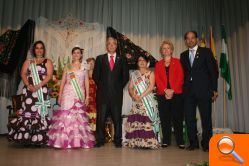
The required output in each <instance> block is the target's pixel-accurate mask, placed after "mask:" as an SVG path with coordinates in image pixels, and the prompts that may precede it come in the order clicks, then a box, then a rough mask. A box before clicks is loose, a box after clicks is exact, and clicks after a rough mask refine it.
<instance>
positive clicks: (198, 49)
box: [192, 46, 200, 68]
mask: <svg viewBox="0 0 249 166" xmlns="http://www.w3.org/2000/svg"><path fill="white" fill-rule="evenodd" d="M199 56H200V47H199V46H198V48H197V50H196V53H195V59H194V62H193V66H192V68H193V67H194V66H195V65H196V62H197V60H198V58H199Z"/></svg>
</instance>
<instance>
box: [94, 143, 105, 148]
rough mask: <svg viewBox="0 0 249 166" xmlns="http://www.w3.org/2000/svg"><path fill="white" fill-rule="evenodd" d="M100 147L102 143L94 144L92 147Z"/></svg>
mask: <svg viewBox="0 0 249 166" xmlns="http://www.w3.org/2000/svg"><path fill="white" fill-rule="evenodd" d="M101 146H104V143H96V144H95V145H94V147H95V148H100V147H101Z"/></svg>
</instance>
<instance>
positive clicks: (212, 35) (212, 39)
mask: <svg viewBox="0 0 249 166" xmlns="http://www.w3.org/2000/svg"><path fill="white" fill-rule="evenodd" d="M209 42H210V43H209V46H210V49H211V51H212V53H213V56H214V58H215V60H216V72H217V78H218V77H219V67H218V62H217V56H216V48H215V43H214V34H213V28H212V26H211V27H210V40H209Z"/></svg>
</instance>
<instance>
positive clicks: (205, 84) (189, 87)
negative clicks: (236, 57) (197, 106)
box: [180, 47, 218, 98]
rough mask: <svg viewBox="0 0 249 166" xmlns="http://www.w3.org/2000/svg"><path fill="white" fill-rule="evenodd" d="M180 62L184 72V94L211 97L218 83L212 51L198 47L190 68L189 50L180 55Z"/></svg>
mask: <svg viewBox="0 0 249 166" xmlns="http://www.w3.org/2000/svg"><path fill="white" fill-rule="evenodd" d="M180 61H181V64H182V67H183V70H184V85H183V91H184V94H186V95H187V94H189V93H190V92H192V93H194V94H195V95H197V97H200V98H201V97H212V96H213V91H217V82H218V79H217V78H218V76H217V66H216V60H215V58H214V56H213V53H212V51H211V50H210V49H209V48H202V47H198V49H197V51H196V54H195V59H194V61H193V66H192V67H191V65H190V60H189V50H186V51H184V52H183V53H181V58H180ZM191 78H192V80H191Z"/></svg>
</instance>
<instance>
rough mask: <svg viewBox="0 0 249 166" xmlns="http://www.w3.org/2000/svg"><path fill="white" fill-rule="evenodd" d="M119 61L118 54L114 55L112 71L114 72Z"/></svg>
mask: <svg viewBox="0 0 249 166" xmlns="http://www.w3.org/2000/svg"><path fill="white" fill-rule="evenodd" d="M119 60H120V56H119V55H118V54H116V58H115V63H114V67H113V70H115V69H116V68H117V66H118V63H119ZM113 70H112V71H113Z"/></svg>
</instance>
